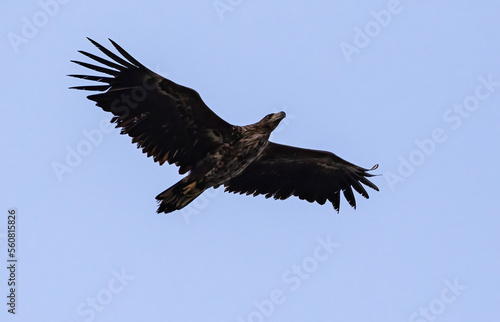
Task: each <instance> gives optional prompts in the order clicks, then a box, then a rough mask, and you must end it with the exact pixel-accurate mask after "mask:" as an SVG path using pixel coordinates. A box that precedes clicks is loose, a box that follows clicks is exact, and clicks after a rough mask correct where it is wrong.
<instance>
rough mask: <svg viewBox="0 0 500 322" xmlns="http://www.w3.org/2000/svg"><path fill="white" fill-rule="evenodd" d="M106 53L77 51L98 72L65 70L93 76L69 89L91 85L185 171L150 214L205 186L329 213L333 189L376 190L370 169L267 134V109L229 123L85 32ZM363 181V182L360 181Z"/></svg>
mask: <svg viewBox="0 0 500 322" xmlns="http://www.w3.org/2000/svg"><path fill="white" fill-rule="evenodd" d="M87 39H88V40H89V41H90V42H91V43H92V44H93V45H95V46H96V47H97V48H98V49H99V50H100V51H101V52H102V53H103V54H104V55H106V56H107V58H108V59H105V58H102V57H100V56H97V55H94V54H91V53H89V52H86V51H81V50H80V51H78V52H79V53H81V54H83V55H85V56H86V57H88V58H90V59H92V60H94V61H95V62H97V63H99V64H96V63H95V62H93V63H92V64H91V63H87V62H82V61H75V60H72V62H74V63H76V64H78V65H81V66H83V67H86V68H89V69H91V70H93V71H95V72H98V73H100V74H101V75H80V74H78V75H77V74H72V75H68V76H71V77H76V78H79V79H84V80H89V81H94V82H99V84H98V85H96V83H92V85H83V86H74V87H70V88H71V89H78V90H85V91H96V92H98V93H94V94H92V95H89V96H87V98H88V99H90V100H91V101H94V102H95V103H96V105H97V106H99V107H101V108H102V109H103V110H104V111H106V112H111V113H112V114H113V117H112V118H111V121H110V122H112V123H116V127H117V128H121V134H128V135H129V136H130V137H131V138H132V143H137V145H138V148H142V152H143V153H146V154H147V156H148V157H151V156H152V157H153V159H154V161H155V162H158V163H159V164H160V165H163V164H164V163H165V162H168V163H169V164H172V163H173V164H175V165H176V166H178V167H179V173H180V174H186V173H187V175H186V176H185V177H184V178H183V179H182V180H180V181H179V182H177V183H176V184H174V185H173V186H172V187H170V188H168V189H167V190H165V191H163V192H162V193H160V194H159V195H158V196H156V200H157V201H158V210H157V212H158V213H169V212H172V211H175V210H179V209H182V208H184V207H185V206H186V205H188V204H189V203H190V202H192V201H193V200H194V199H195V198H196V197H198V196H199V195H200V194H201V193H203V191H205V190H206V189H208V188H211V187H214V188H217V187H219V186H221V185H222V186H224V187H225V191H227V192H233V193H239V194H246V195H253V196H257V195H264V196H265V197H266V198H270V197H273V198H274V199H281V200H284V199H287V198H288V197H290V196H296V197H298V198H300V199H303V200H304V199H305V200H307V201H309V202H311V203H312V202H317V203H319V204H320V205H323V204H325V203H326V202H327V201H329V202H330V203H331V204H332V205H333V208H334V209H335V211H337V213H338V212H339V209H340V194H341V192H342V193H343V195H344V197H345V199H346V200H347V202H348V203H349V205H351V206H352V207H353V208H356V200H355V198H354V193H353V190H352V189H353V188H354V190H355V191H356V192H358V193H359V194H361V195H362V196H363V197H365V198H367V199H368V198H369V196H368V193H367V192H366V190H365V188H364V187H363V185H365V186H367V187H370V188H372V189H374V190H376V191H378V190H379V189H378V188H377V186H376V185H375V184H373V183H372V182H371V181H369V180H368V179H367V178H368V177H372V176H374V175H373V174H370V173H368V171H371V170H375V169H376V168H377V167H378V165H375V166H373V167H372V168H371V169H365V168H362V167H359V166H357V165H354V164H352V163H350V162H348V161H345V160H344V159H341V158H340V157H338V156H336V155H335V154H333V153H331V152H326V151H319V150H311V149H303V148H298V147H293V146H288V145H283V144H278V143H274V142H271V141H269V136H270V134H271V132H273V130H274V129H276V127H277V126H278V124H279V123H280V121H281V120H283V118H284V117H285V116H286V114H285V112H279V113H271V114H268V115H266V116H264V118H262V119H261V120H260V121H258V122H257V123H254V124H250V125H245V126H237V125H232V124H230V123H228V122H226V121H224V120H223V119H222V118H220V117H219V116H217V114H215V113H214V112H213V111H212V110H211V109H210V108H209V107H208V106H207V105H206V104H205V103H204V102H203V100H202V99H201V96H200V95H199V94H198V93H197V92H196V91H195V90H193V89H191V88H188V87H184V86H182V85H179V84H177V83H174V82H173V81H171V80H169V79H166V78H164V77H162V76H160V75H158V74H157V73H155V72H153V71H151V70H150V69H148V68H146V67H145V66H144V65H142V64H141V63H140V62H138V61H137V60H136V59H135V58H133V57H132V56H131V55H130V54H128V53H127V52H126V51H125V50H124V49H123V48H122V47H120V46H119V45H118V44H117V43H115V42H114V41H113V40H111V39H109V41H110V42H111V44H112V45H113V46H114V48H115V49H116V50H117V51H118V53H119V54H121V57H120V56H119V55H118V54H115V53H113V52H112V51H111V50H109V49H107V48H105V47H103V46H102V45H100V44H99V43H97V42H96V41H94V40H92V39H90V38H87ZM362 184H363V185H362Z"/></svg>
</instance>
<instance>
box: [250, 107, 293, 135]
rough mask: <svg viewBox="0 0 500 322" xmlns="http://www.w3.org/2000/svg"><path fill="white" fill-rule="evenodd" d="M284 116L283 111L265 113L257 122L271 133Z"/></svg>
mask: <svg viewBox="0 0 500 322" xmlns="http://www.w3.org/2000/svg"><path fill="white" fill-rule="evenodd" d="M285 116H286V113H285V112H278V113H271V114H267V115H266V116H264V118H262V120H260V121H259V123H257V124H259V125H260V126H261V127H262V128H264V129H265V130H266V132H269V133H271V132H272V131H274V129H275V128H276V127H277V126H278V124H280V122H281V120H282V119H284V118H285Z"/></svg>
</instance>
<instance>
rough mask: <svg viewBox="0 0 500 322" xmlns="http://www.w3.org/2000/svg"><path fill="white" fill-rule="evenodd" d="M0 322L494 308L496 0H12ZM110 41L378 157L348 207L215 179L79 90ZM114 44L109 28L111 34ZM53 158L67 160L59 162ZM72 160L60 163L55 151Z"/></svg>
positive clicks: (176, 76) (242, 110)
mask: <svg viewBox="0 0 500 322" xmlns="http://www.w3.org/2000/svg"><path fill="white" fill-rule="evenodd" d="M0 15H1V19H0V26H1V29H0V30H1V35H2V40H1V42H0V46H1V52H2V58H3V59H2V60H1V61H0V64H1V70H2V72H1V75H2V76H0V85H1V87H2V89H3V90H2V103H1V111H2V117H1V118H0V142H1V150H2V154H3V156H2V158H1V159H0V182H1V183H2V184H1V186H0V212H1V213H2V216H0V258H1V260H2V262H3V263H2V264H1V265H0V266H1V267H7V234H6V231H7V215H8V211H9V210H11V209H14V210H15V211H16V212H17V217H16V224H17V244H16V247H17V259H18V262H17V264H16V265H17V271H16V274H17V275H16V278H17V280H16V282H17V285H16V286H17V288H16V296H17V297H16V300H17V306H16V315H15V316H12V314H9V313H7V309H8V307H7V305H6V304H5V303H6V299H7V298H6V296H7V295H8V286H7V282H8V273H9V272H8V270H7V269H5V268H3V269H2V270H1V271H0V294H1V298H2V299H3V300H2V301H1V302H2V303H1V305H0V320H2V321H51V322H66V321H75V322H78V321H97V322H98V321H227V322H241V321H252V322H254V321H385V322H387V321H391V322H392V321H417V322H422V321H453V322H457V321H497V320H498V316H499V314H500V306H499V305H498V303H500V279H499V272H500V256H499V249H500V234H499V224H500V219H499V211H498V209H499V207H500V199H499V197H498V192H499V189H498V184H499V179H500V176H499V174H498V171H499V170H498V165H499V164H500V153H499V148H498V147H499V143H500V142H499V138H500V130H499V126H498V125H499V119H500V109H499V107H500V41H499V37H500V36H499V35H500V19H499V18H498V17H499V16H500V2H498V1H494V0H491V1H487V0H485V1H479V2H472V1H467V2H466V1H463V2H457V1H450V0H443V1H430V0H427V1H426V0H418V1H410V0H405V1H399V2H398V1H385V0H384V1H363V0H360V1H349V0H336V1H284V0H280V1H272V2H269V1H262V0H254V1H248V0H220V1H213V0H205V1H201V0H196V1H195V0H182V1H180V0H178V1H168V2H167V1H149V2H147V1H146V2H141V3H139V2H137V1H123V0H121V1H117V0H114V1H106V2H103V1H95V0H91V1H85V2H84V1H67V0H65V1H62V0H60V1H56V0H42V1H38V2H37V1H21V2H13V1H9V2H6V3H4V4H3V10H2V11H1V13H0ZM87 36H88V37H91V38H93V39H95V40H96V41H98V42H100V43H102V44H103V45H106V46H107V47H110V46H111V45H110V43H109V42H108V40H107V38H111V39H113V40H115V41H116V42H117V43H118V44H120V45H121V46H122V47H123V48H125V49H126V50H127V51H128V52H129V53H130V54H132V55H133V56H134V57H135V58H137V59H138V60H139V61H140V62H142V63H143V64H144V65H146V66H148V67H149V68H150V69H152V70H154V71H156V72H158V73H160V74H161V75H163V76H165V77H168V78H170V79H172V80H173V81H175V82H178V83H180V84H182V85H185V86H189V87H191V88H194V89H196V90H197V91H198V92H199V93H200V94H201V96H202V98H203V99H204V101H205V102H206V103H207V105H208V106H210V107H211V108H212V109H213V110H214V111H215V112H216V113H217V114H218V115H219V116H221V117H222V118H224V119H225V120H227V121H229V122H231V123H233V124H238V125H245V124H249V123H253V122H256V121H258V120H260V119H261V118H262V117H263V116H264V115H266V114H268V113H271V112H277V111H281V110H284V111H285V112H286V113H287V118H286V119H285V120H284V121H283V122H282V124H280V126H279V128H278V129H277V130H276V131H275V132H274V133H273V135H272V136H271V139H272V140H273V141H275V142H279V143H284V144H290V145H296V146H300V147H307V148H314V149H321V150H328V151H332V152H334V153H335V154H337V155H339V156H341V157H342V158H344V159H346V160H348V161H351V162H353V163H355V164H358V165H360V166H363V167H368V168H369V167H371V166H373V165H374V164H376V163H378V164H380V167H379V169H378V170H376V171H375V173H377V174H380V176H378V177H374V178H373V182H374V183H375V184H377V185H378V187H379V188H380V192H375V191H372V190H370V191H368V192H369V193H370V199H369V200H365V199H363V198H362V197H361V196H359V195H357V202H358V207H357V210H353V209H351V208H350V207H349V206H348V205H347V202H346V201H345V199H342V200H341V209H340V214H337V213H336V212H335V211H334V210H333V207H332V206H331V205H329V204H326V205H323V206H320V205H318V204H310V203H308V202H305V201H302V200H299V199H297V198H290V199H288V200H286V201H274V200H272V199H265V198H264V197H262V196H260V197H246V196H240V195H235V194H227V193H223V191H222V189H221V188H219V189H217V190H213V189H211V190H209V191H206V192H205V194H204V195H202V196H201V197H200V198H199V199H198V200H196V201H195V202H193V203H192V204H191V205H189V206H188V207H186V208H185V209H184V210H182V211H178V212H174V213H171V214H168V215H157V214H156V213H155V211H156V202H155V199H154V197H155V196H156V195H157V194H158V193H160V192H162V191H163V190H165V189H167V188H168V187H170V186H171V185H173V184H174V183H176V182H177V181H178V180H180V178H181V176H179V175H178V173H177V168H176V167H175V166H168V165H164V166H162V167H159V166H158V164H157V163H154V162H153V161H152V159H150V158H149V159H148V158H147V157H146V156H145V155H143V154H142V153H141V152H140V151H139V150H138V149H137V148H136V146H135V145H133V144H131V143H130V141H131V140H130V138H129V137H127V136H121V135H119V130H117V129H112V128H110V127H109V126H108V125H107V124H108V123H107V122H108V120H109V119H110V115H109V114H107V113H105V112H103V111H102V110H101V109H100V108H98V107H96V106H94V104H93V102H91V101H89V100H87V99H86V98H85V96H86V94H87V93H85V92H81V91H75V90H69V89H68V87H70V86H75V85H84V84H86V82H85V81H82V80H78V79H72V78H69V77H66V75H67V74H79V73H87V72H88V71H87V70H85V69H84V68H82V67H80V66H77V65H75V64H72V63H70V60H72V59H76V60H84V61H88V59H86V58H85V57H84V56H82V55H80V54H79V53H77V50H85V51H88V52H91V53H94V54H99V55H101V56H102V54H100V52H99V51H98V50H97V49H96V48H95V47H94V46H93V45H92V44H91V43H90V42H89V41H87V40H86V39H85V37H87ZM110 48H111V47H110ZM57 169H59V170H57ZM61 169H64V170H61Z"/></svg>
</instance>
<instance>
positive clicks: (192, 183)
mask: <svg viewBox="0 0 500 322" xmlns="http://www.w3.org/2000/svg"><path fill="white" fill-rule="evenodd" d="M203 191H205V188H200V187H199V185H198V182H197V181H196V180H193V179H192V178H190V177H189V176H187V177H185V178H184V179H182V180H181V181H179V182H177V183H176V184H174V185H173V186H172V187H170V188H168V189H167V190H165V191H163V192H162V193H160V194H159V195H158V196H156V200H158V202H159V203H160V205H159V206H158V210H157V211H156V212H157V213H161V212H164V213H169V212H172V211H174V210H178V209H182V208H184V207H185V206H187V205H188V204H189V203H190V202H191V201H193V200H194V199H196V197H198V196H199V195H200V194H201V193H202V192H203Z"/></svg>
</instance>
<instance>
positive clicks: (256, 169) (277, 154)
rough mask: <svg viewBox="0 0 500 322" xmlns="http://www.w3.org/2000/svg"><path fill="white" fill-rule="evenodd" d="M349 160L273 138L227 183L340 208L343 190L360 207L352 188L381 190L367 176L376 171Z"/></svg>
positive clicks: (363, 192)
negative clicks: (278, 141)
mask: <svg viewBox="0 0 500 322" xmlns="http://www.w3.org/2000/svg"><path fill="white" fill-rule="evenodd" d="M377 167H378V165H375V166H374V167H373V168H372V169H364V168H361V167H358V166H356V165H354V164H352V163H349V162H347V161H345V160H343V159H341V158H339V157H338V156H336V155H335V154H333V153H331V152H325V151H317V150H309V149H301V148H296V147H292V146H288V145H282V144H276V143H272V142H269V144H268V145H267V147H266V148H265V150H264V152H263V153H262V154H261V156H260V157H259V158H258V159H257V160H255V161H254V162H253V163H251V164H250V165H249V166H248V167H247V168H246V169H245V170H244V171H243V172H242V173H240V174H239V175H238V176H236V177H234V178H232V179H231V180H229V181H228V182H226V183H225V184H224V185H225V186H226V190H225V191H229V192H235V193H240V194H242V193H245V194H247V195H250V194H253V195H254V196H256V195H260V194H262V195H265V197H266V198H269V197H274V199H287V198H288V197H290V196H292V195H293V196H297V197H299V198H300V199H305V200H307V201H309V202H314V201H316V202H318V203H319V204H321V205H322V204H324V203H325V202H326V201H327V200H328V201H330V202H331V203H332V204H333V208H335V210H336V211H337V212H338V211H339V208H340V192H341V191H342V192H343V193H344V196H345V198H346V199H347V201H348V202H349V204H350V205H351V206H352V207H354V208H356V200H355V199H354V194H353V191H352V188H354V190H356V191H357V192H358V193H360V194H361V195H362V196H363V197H365V198H367V199H368V197H369V196H368V193H367V192H366V190H365V189H364V188H363V186H362V185H361V183H363V184H364V185H366V186H368V187H370V188H372V189H375V190H377V191H378V188H377V186H376V185H374V184H373V183H371V182H370V181H369V180H368V179H367V177H372V176H373V174H370V173H368V172H367V171H370V170H374V169H376V168H377Z"/></svg>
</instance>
